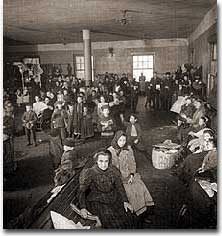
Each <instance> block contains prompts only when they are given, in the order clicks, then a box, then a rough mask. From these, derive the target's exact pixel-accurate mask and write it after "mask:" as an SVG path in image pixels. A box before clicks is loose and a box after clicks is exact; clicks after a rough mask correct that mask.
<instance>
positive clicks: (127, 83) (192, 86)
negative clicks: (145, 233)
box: [3, 68, 217, 228]
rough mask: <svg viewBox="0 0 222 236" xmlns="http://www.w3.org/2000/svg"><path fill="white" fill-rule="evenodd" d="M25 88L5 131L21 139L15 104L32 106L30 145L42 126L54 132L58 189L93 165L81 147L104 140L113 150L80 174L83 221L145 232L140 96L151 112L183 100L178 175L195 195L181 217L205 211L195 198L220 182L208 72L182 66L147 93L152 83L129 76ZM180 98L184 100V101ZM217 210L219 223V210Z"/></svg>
mask: <svg viewBox="0 0 222 236" xmlns="http://www.w3.org/2000/svg"><path fill="white" fill-rule="evenodd" d="M141 81H142V80H141ZM143 82H144V81H143ZM21 91H22V90H21V89H20V88H19V89H17V90H16V93H15V94H14V95H15V96H14V97H13V98H12V97H10V95H9V93H8V92H7V91H5V93H4V100H5V101H4V120H3V123H4V124H3V125H4V126H3V128H4V133H5V134H7V135H8V136H10V137H12V136H13V133H14V108H13V106H14V107H15V109H19V108H20V107H21V106H25V107H26V111H25V112H24V114H23V115H22V123H23V126H24V130H25V133H26V136H27V145H28V146H29V145H32V143H33V144H34V145H35V146H37V145H38V141H37V137H36V130H37V129H41V130H43V131H46V130H47V131H48V130H50V132H49V141H50V156H51V157H52V160H53V166H54V169H55V176H54V182H55V186H61V185H64V184H65V183H67V181H68V180H69V179H70V178H71V177H72V176H74V174H75V168H79V167H84V164H85V161H86V160H85V159H82V157H79V156H78V153H77V152H76V150H75V146H76V145H77V143H78V142H79V143H85V142H87V140H88V139H91V138H93V137H98V138H99V139H101V140H102V142H103V144H104V147H106V148H105V149H103V150H99V151H97V152H96V154H95V155H94V157H93V160H94V165H93V166H92V167H91V168H88V169H86V170H84V171H83V172H82V173H81V175H80V198H79V202H80V207H81V215H82V217H83V218H86V216H87V215H90V214H93V215H97V216H98V217H99V218H100V220H101V223H102V227H104V228H133V227H137V226H136V224H137V223H138V222H137V223H136V222H135V219H137V217H140V219H142V220H144V219H145V220H146V217H145V215H146V214H147V212H149V210H150V208H152V207H153V206H154V201H153V199H152V196H151V194H150V192H149V190H148V188H147V187H146V185H145V184H144V183H143V180H142V179H141V176H140V174H139V173H137V169H136V161H135V152H136V151H139V152H142V153H146V148H145V146H146V144H145V140H144V139H143V137H142V136H143V135H142V130H141V127H140V124H139V123H138V118H137V115H136V114H135V113H136V107H137V102H138V97H139V95H140V94H141V95H142V96H146V103H145V104H144V106H145V107H148V106H149V107H150V109H154V110H160V109H163V110H167V111H170V110H171V109H172V105H173V104H174V103H175V104H174V107H175V106H176V110H177V113H178V123H177V125H178V142H180V144H181V149H180V152H179V155H178V158H177V164H176V166H175V169H174V170H173V174H174V175H177V176H179V178H181V180H183V181H184V184H186V186H187V188H188V189H189V194H190V195H189V197H190V196H191V197H190V198H191V200H190V201H189V202H185V203H184V206H183V209H182V213H181V215H184V212H185V210H186V209H187V208H186V207H187V206H188V205H189V204H191V203H192V208H190V209H194V208H195V207H197V205H196V202H195V201H198V202H199V199H198V197H199V195H200V192H201V191H205V192H206V191H207V190H206V189H207V188H210V187H211V183H214V182H215V181H216V180H215V177H216V172H215V171H216V167H217V161H216V160H217V158H216V127H215V126H214V125H215V122H213V121H214V120H215V117H216V115H215V110H213V109H212V107H211V106H210V105H209V104H208V103H207V102H206V101H205V100H204V99H205V92H204V84H203V82H202V80H201V78H200V75H199V74H198V73H196V74H195V73H194V72H193V73H192V70H191V69H189V70H188V69H186V70H185V72H182V70H181V68H178V70H177V71H176V72H175V73H174V74H172V75H171V73H169V72H167V73H165V74H164V76H163V78H160V77H158V74H157V73H154V76H153V78H152V79H151V80H150V82H146V83H145V89H144V84H143V85H141V83H140V81H139V82H136V80H135V79H132V80H130V79H128V78H127V75H126V74H122V75H121V76H118V75H117V74H110V73H105V74H104V76H103V77H99V78H97V79H95V81H94V82H93V83H92V84H91V85H90V86H85V83H84V81H83V80H81V79H77V78H76V77H74V76H72V75H66V76H63V75H61V74H57V75H54V76H52V77H50V78H48V79H47V80H46V81H45V82H44V83H42V84H41V87H40V85H39V83H38V82H37V81H35V80H31V81H29V82H27V84H25V90H23V91H22V92H21ZM179 97H183V98H184V99H183V101H182V102H181V101H180V102H179V103H178V99H179ZM10 99H11V101H10ZM177 103H178V104H177ZM23 104H24V105H23ZM126 110H128V111H130V112H129V113H130V116H129V120H127V119H126V118H125V117H126ZM173 111H175V109H173ZM31 136H32V137H33V142H32V140H31ZM146 154H147V153H146ZM209 173H210V175H209ZM209 176H210V177H209ZM211 177H212V178H211ZM201 181H202V182H201ZM203 181H205V182H203ZM198 184H199V185H198ZM204 184H205V185H204ZM203 185H204V186H207V187H202V186H203ZM212 188H213V187H212ZM212 188H211V189H212ZM212 191H213V190H212ZM88 192H89V193H88ZM205 195H206V194H205ZM211 195H212V194H211ZM214 196H215V195H214ZM190 198H189V199H190ZM209 199H210V200H209ZM211 200H212V201H211ZM205 201H207V203H208V204H209V209H211V210H212V205H214V204H215V198H212V197H210V198H209V195H206V196H205V198H204V199H202V200H201V204H203V205H202V206H201V207H202V208H204V209H206V208H205V207H206V206H204V202H205ZM185 206H186V207H185ZM213 209H214V210H215V208H213ZM200 210H202V209H197V211H198V212H200V215H201V216H203V215H204V214H205V213H206V212H205V211H204V212H203V211H202V212H201V211H200ZM132 212H133V213H134V215H133V214H131V213H132ZM208 213H209V212H208ZM210 213H211V218H212V217H213V216H214V215H213V214H215V212H213V210H212V212H210ZM132 216H133V217H132ZM195 216H196V215H195ZM135 217H136V218H135Z"/></svg>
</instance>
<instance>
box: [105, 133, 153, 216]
mask: <svg viewBox="0 0 222 236" xmlns="http://www.w3.org/2000/svg"><path fill="white" fill-rule="evenodd" d="M126 140H127V139H126V134H125V133H124V132H123V131H117V132H116V134H115V136H114V138H113V141H112V143H111V146H110V147H109V148H108V150H109V151H110V152H111V154H112V164H113V165H114V166H116V167H117V168H118V169H119V170H120V173H121V175H122V181H123V185H124V188H125V190H126V194H127V197H128V199H129V202H130V204H131V205H132V207H133V210H134V212H135V213H136V214H137V215H140V214H142V213H144V212H145V211H146V210H147V208H148V207H149V206H153V205H154V202H153V199H152V196H151V195H150V193H149V191H148V189H147V187H146V185H145V184H144V183H143V181H142V179H141V176H140V174H139V173H136V162H135V158H134V153H133V150H132V148H131V146H129V145H128V144H127V141H126Z"/></svg>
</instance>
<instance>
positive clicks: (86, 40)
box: [82, 29, 92, 86]
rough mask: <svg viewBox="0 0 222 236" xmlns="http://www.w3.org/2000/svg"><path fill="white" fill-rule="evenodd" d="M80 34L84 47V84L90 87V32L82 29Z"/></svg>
mask: <svg viewBox="0 0 222 236" xmlns="http://www.w3.org/2000/svg"><path fill="white" fill-rule="evenodd" d="M82 32H83V47H84V68H85V74H84V75H85V83H86V86H89V85H91V82H92V61H91V40H90V31H89V30H87V29H84V30H83V31H82Z"/></svg>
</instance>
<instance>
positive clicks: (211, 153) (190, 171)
mask: <svg viewBox="0 0 222 236" xmlns="http://www.w3.org/2000/svg"><path fill="white" fill-rule="evenodd" d="M201 144H202V145H201V147H200V149H199V150H197V151H196V152H194V153H192V154H190V155H188V156H187V158H186V159H185V160H184V162H183V163H182V164H181V166H180V168H178V170H177V171H178V172H177V173H178V175H179V177H180V178H181V180H183V181H184V182H185V183H188V182H189V181H190V179H191V178H192V177H193V175H194V174H195V173H196V171H197V170H198V169H199V168H200V167H201V165H202V162H203V160H204V159H205V158H206V159H211V160H215V159H216V157H217V150H216V146H215V144H216V141H215V137H214V134H213V132H212V131H211V130H205V131H204V132H203V140H202V143H201ZM208 162H209V161H208Z"/></svg>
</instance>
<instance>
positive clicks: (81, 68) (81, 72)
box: [75, 56, 94, 80]
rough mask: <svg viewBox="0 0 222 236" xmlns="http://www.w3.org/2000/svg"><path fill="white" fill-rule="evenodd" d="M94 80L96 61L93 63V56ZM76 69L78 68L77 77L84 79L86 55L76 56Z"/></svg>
mask: <svg viewBox="0 0 222 236" xmlns="http://www.w3.org/2000/svg"><path fill="white" fill-rule="evenodd" d="M91 59H92V80H94V63H93V56H92V58H91ZM75 69H76V77H77V78H81V79H84V72H85V67H84V56H76V57H75Z"/></svg>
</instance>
